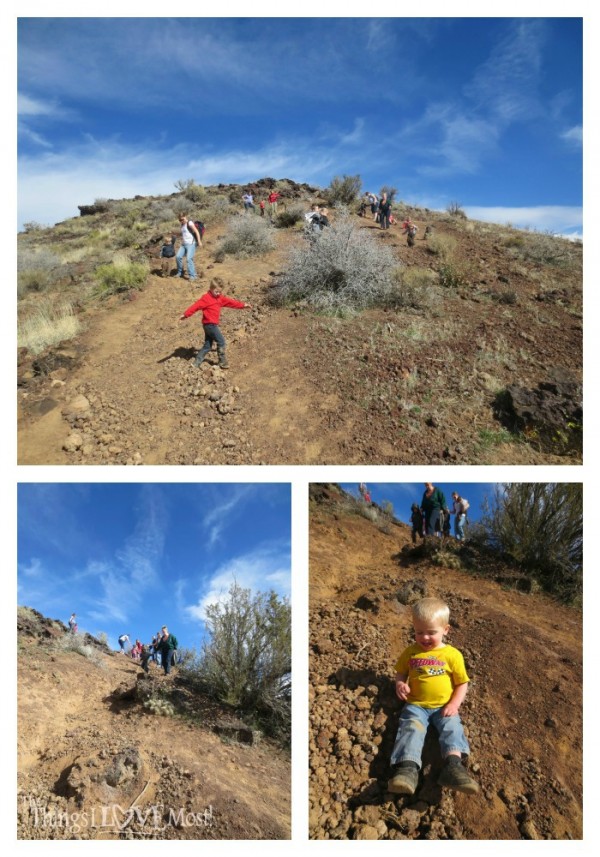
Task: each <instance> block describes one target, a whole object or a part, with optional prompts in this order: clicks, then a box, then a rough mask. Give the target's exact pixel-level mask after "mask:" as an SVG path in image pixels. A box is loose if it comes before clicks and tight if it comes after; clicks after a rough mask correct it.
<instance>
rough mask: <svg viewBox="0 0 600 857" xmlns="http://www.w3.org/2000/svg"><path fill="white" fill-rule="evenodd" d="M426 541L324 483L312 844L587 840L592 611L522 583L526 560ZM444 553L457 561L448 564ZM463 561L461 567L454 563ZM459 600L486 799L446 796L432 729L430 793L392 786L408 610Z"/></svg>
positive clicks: (318, 543)
mask: <svg viewBox="0 0 600 857" xmlns="http://www.w3.org/2000/svg"><path fill="white" fill-rule="evenodd" d="M457 556H458V557H460V554H458V555H457V554H456V553H455V552H452V551H450V550H447V551H446V552H445V553H442V554H439V553H437V554H436V553H435V552H434V551H433V548H432V549H431V550H429V549H427V550H425V551H423V550H422V549H421V550H417V551H413V549H412V545H411V538H410V530H409V528H408V527H407V526H405V525H403V524H399V523H390V522H389V521H385V520H383V521H382V520H381V519H380V520H379V522H378V523H377V522H376V523H373V522H372V521H370V520H368V519H366V518H364V517H362V516H361V515H360V514H359V513H358V512H357V503H356V502H354V501H352V500H351V499H350V498H348V497H347V496H345V495H344V494H343V492H341V491H340V489H338V488H337V486H334V485H326V486H321V485H315V486H311V505H310V689H309V694H310V712H311V714H310V836H311V837H312V838H314V839H367V840H368V839H434V840H437V839H580V838H581V837H582V638H581V615H580V614H579V612H578V611H576V610H574V609H570V608H567V607H564V606H563V605H560V604H557V603H555V602H554V601H552V600H551V599H549V598H546V597H544V596H542V595H539V594H529V593H526V592H524V591H520V590H519V588H517V586H516V585H514V584H516V583H517V582H518V576H517V575H515V571H514V569H511V568H510V567H506V566H504V565H503V564H502V563H501V562H499V561H494V560H493V559H492V560H490V558H489V557H488V558H484V557H482V558H481V562H480V561H479V559H478V557H477V552H476V551H474V549H473V548H471V549H470V560H469V566H470V570H469V571H468V572H467V571H465V570H462V569H461V567H460V566H461V562H462V564H463V565H465V564H466V558H467V557H466V555H465V556H464V558H463V560H462V561H461V560H460V558H459V559H457ZM444 557H446V559H444ZM450 565H452V566H456V567H450ZM425 595H432V596H437V597H441V598H443V599H444V600H446V601H447V602H448V604H449V605H450V611H451V632H450V639H449V642H450V643H451V644H452V645H455V646H456V647H457V648H459V649H461V650H462V652H463V653H464V655H465V661H466V665H467V670H468V672H469V675H470V677H471V680H472V681H471V686H470V689H469V694H468V696H467V699H466V701H465V703H464V704H463V706H462V708H461V717H462V720H463V722H464V724H465V727H466V731H467V734H468V738H469V741H470V744H471V753H472V755H471V760H470V769H471V772H472V773H473V774H474V776H475V777H476V778H477V780H478V781H479V783H480V786H481V792H480V793H479V794H478V795H476V796H467V795H464V794H456V793H452V792H450V791H448V790H446V789H444V790H442V789H441V788H440V787H439V786H438V785H437V784H436V780H437V775H438V773H439V770H440V766H441V759H440V755H439V749H438V745H437V740H436V738H435V736H432V735H428V738H427V742H426V745H425V750H424V755H423V762H424V764H423V770H422V775H421V778H420V782H419V787H418V790H417V792H416V794H415V795H414V796H412V797H401V796H398V795H393V794H389V793H388V792H387V789H386V783H387V779H388V776H389V768H388V762H389V756H390V752H391V749H392V746H393V742H394V737H395V732H396V725H397V715H398V712H399V707H400V703H399V701H398V700H397V699H396V698H395V693H394V685H393V676H394V663H395V660H396V658H397V656H398V654H399V653H400V651H401V650H402V649H403V648H405V647H406V646H407V645H409V644H410V642H412V638H411V626H410V613H409V608H408V605H409V604H410V602H411V601H412V600H415V599H417V598H420V597H423V596H425Z"/></svg>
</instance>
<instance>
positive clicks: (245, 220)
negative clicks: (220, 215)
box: [217, 217, 275, 259]
mask: <svg viewBox="0 0 600 857" xmlns="http://www.w3.org/2000/svg"><path fill="white" fill-rule="evenodd" d="M226 228H227V234H226V235H225V236H224V237H223V238H222V239H221V241H220V242H219V245H218V247H217V253H225V254H227V255H229V256H235V258H236V259H247V258H249V257H250V256H261V255H262V254H263V253H268V252H269V251H270V250H273V249H274V247H275V239H274V237H273V227H272V226H271V224H270V223H269V221H268V220H267V219H266V218H264V217H233V218H231V220H229V221H228V223H227V227H226Z"/></svg>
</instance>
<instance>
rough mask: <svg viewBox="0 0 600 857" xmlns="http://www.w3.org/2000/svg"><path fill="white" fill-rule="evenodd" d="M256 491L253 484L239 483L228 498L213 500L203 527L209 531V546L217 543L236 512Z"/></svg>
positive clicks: (203, 521)
mask: <svg viewBox="0 0 600 857" xmlns="http://www.w3.org/2000/svg"><path fill="white" fill-rule="evenodd" d="M253 493H254V486H253V485H239V486H235V487H233V489H232V490H231V493H230V492H229V491H228V492H227V496H226V498H224V499H222V500H220V501H219V500H217V501H216V502H213V504H212V508H211V509H210V511H209V512H206V513H205V514H204V516H203V518H202V522H201V524H202V527H203V529H204V530H207V531H208V545H207V546H208V548H212V547H214V546H215V544H217V543H218V542H219V541H220V540H221V538H222V536H223V533H224V532H226V531H227V529H228V528H229V527H230V526H231V522H232V520H233V518H234V517H235V516H234V513H235V511H236V509H238V508H239V507H240V506H241V505H242V504H243V503H245V502H246V501H247V500H248V499H249V498H250V497H251V495H252V494H253Z"/></svg>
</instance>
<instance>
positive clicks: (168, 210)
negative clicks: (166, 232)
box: [148, 200, 177, 224]
mask: <svg viewBox="0 0 600 857" xmlns="http://www.w3.org/2000/svg"><path fill="white" fill-rule="evenodd" d="M148 216H149V218H150V219H151V220H152V222H153V223H154V224H159V223H167V222H173V223H176V221H177V212H176V211H175V209H174V208H173V206H172V205H171V204H170V203H168V202H163V201H162V200H157V201H156V202H153V203H152V205H151V206H150V211H149V212H148Z"/></svg>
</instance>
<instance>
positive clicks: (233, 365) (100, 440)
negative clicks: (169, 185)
mask: <svg viewBox="0 0 600 857" xmlns="http://www.w3.org/2000/svg"><path fill="white" fill-rule="evenodd" d="M261 181H262V183H257V184H256V186H255V187H254V191H255V194H256V198H259V197H260V196H261V195H262V193H263V192H264V191H265V190H267V189H268V188H269V187H270V186H277V188H278V189H279V190H281V192H282V194H283V200H284V203H285V205H286V206H287V207H288V210H291V209H293V208H294V207H297V206H300V208H301V210H305V209H307V208H308V206H309V205H310V204H311V203H312V202H319V203H321V202H324V197H323V195H322V193H323V192H322V191H320V190H319V189H317V188H311V187H308V186H305V185H297V184H295V183H294V182H291V181H289V180H282V181H280V182H275V180H273V179H268V180H261ZM265 182H266V184H265ZM200 191H201V193H200V197H199V199H200V201H199V202H190V200H189V198H188V197H186V196H185V194H184V193H183V192H182V193H179V194H173V195H172V196H171V197H161V198H144V197H139V198H136V199H134V200H118V201H114V200H113V201H103V202H102V203H101V204H100V205H99V206H91V207H89V208H86V207H85V206H83V207H82V215H84V216H80V217H79V218H72V219H71V220H69V221H65V222H64V223H62V224H57V225H56V226H54V227H52V228H46V229H36V230H34V231H31V232H28V233H25V234H20V235H19V240H18V248H19V290H20V299H19V323H20V329H21V332H23V331H25V329H26V328H27V326H28V325H29V324H30V323H32V324H33V323H35V325H36V326H38V325H39V327H40V328H41V329H42V330H43V331H45V330H46V328H48V329H49V330H50V331H52V330H54V329H55V327H56V325H57V322H56V319H55V317H54V315H53V313H59V314H60V313H62V315H61V318H63V319H64V318H66V319H67V320H69V321H73V322H74V323H75V324H76V327H77V328H78V332H76V333H72V334H71V338H70V339H69V340H68V341H62V342H57V343H55V344H54V345H50V346H48V347H46V348H45V349H42V350H41V351H36V350H35V349H34V348H33V346H30V347H29V348H25V347H23V348H22V349H20V351H19V357H18V441H19V450H18V454H19V462H20V463H22V464H130V465H137V464H230V463H232V464H337V463H345V464H349V463H370V464H373V463H375V464H398V463H418V462H423V463H424V462H436V463H442V464H443V463H450V464H451V463H459V464H475V463H479V464H500V463H502V464H549V463H556V464H565V463H577V462H579V461H580V460H581V437H582V420H583V416H582V401H581V376H582V373H581V340H582V247H581V245H579V244H573V243H571V242H568V241H566V240H564V239H561V238H557V237H552V236H548V235H540V234H534V233H528V232H523V231H520V230H516V229H513V228H512V227H508V226H494V225H492V224H484V223H478V222H474V221H473V222H472V221H468V220H466V219H465V218H464V216H462V217H461V216H458V215H455V216H453V215H450V214H447V213H442V212H433V211H430V210H427V209H419V208H415V207H413V206H410V205H409V204H407V203H404V202H398V203H397V205H396V211H397V215H398V217H399V218H402V217H404V216H405V215H410V216H411V217H412V218H413V220H414V221H415V223H417V225H418V226H419V233H418V238H417V241H416V243H415V245H414V246H413V247H408V246H407V243H406V237H405V236H403V235H402V232H401V228H400V226H399V225H398V224H397V225H395V226H393V227H392V228H391V229H390V230H388V231H383V230H381V229H380V228H379V226H378V225H377V224H376V223H374V222H373V220H372V219H370V218H368V217H359V216H358V214H357V213H356V212H353V213H351V218H352V221H353V223H354V226H355V228H356V230H358V231H360V232H362V233H364V234H365V235H369V236H370V237H371V238H372V240H373V242H375V243H376V245H378V246H379V247H380V248H383V247H386V248H390V249H391V251H392V253H393V255H394V257H395V259H396V260H397V262H398V269H397V270H398V271H400V272H401V273H400V274H399V275H398V276H399V279H398V289H400V290H401V292H402V294H401V298H400V297H398V302H399V303H398V305H397V306H396V305H395V306H394V308H393V309H391V308H389V307H387V308H384V307H381V308H371V309H368V310H364V311H363V312H360V313H358V314H357V313H355V312H352V311H350V310H349V311H348V312H347V313H343V314H342V317H336V318H334V317H328V316H324V315H323V314H318V313H315V312H314V311H311V310H310V308H309V307H308V306H307V305H306V304H305V303H303V302H297V303H296V304H294V305H290V306H278V305H274V304H273V301H272V296H273V293H274V288H273V287H274V286H276V285H277V283H278V281H279V278H280V276H281V274H282V272H285V271H286V270H287V268H288V266H289V254H290V252H291V250H292V249H293V248H299V247H305V246H306V243H307V242H306V239H305V238H304V237H303V234H302V222H303V221H302V222H300V223H297V224H296V225H294V226H286V225H285V222H281V223H279V224H278V225H277V228H275V229H274V230H273V238H274V249H272V250H269V251H268V252H264V253H263V254H262V255H257V256H252V257H251V258H237V257H236V256H235V255H232V254H231V253H225V254H223V253H222V252H221V251H220V249H219V248H220V244H221V239H222V237H223V236H225V235H226V234H229V232H228V230H231V222H232V219H234V220H235V218H236V217H241V214H240V209H241V202H240V197H241V192H242V188H239V187H236V186H215V187H211V188H203V189H200ZM181 207H185V208H187V209H188V211H189V212H190V214H192V216H194V217H201V218H202V219H203V220H204V221H205V223H206V226H207V231H206V235H205V238H204V246H203V248H202V250H200V251H199V252H198V253H197V254H196V260H195V261H196V268H197V270H198V281H197V282H196V283H194V284H190V283H188V281H187V280H181V279H174V278H173V277H171V278H168V279H164V278H162V277H161V276H160V265H159V259H158V252H159V249H160V245H161V242H162V238H163V235H164V234H165V232H172V231H175V232H176V231H177V220H176V215H175V212H176V211H178V210H179V209H180V208H181ZM249 216H254V217H255V218H256V219H257V220H259V219H261V218H259V215H249ZM337 216H338V214H337V213H336V212H335V211H333V212H332V213H331V219H332V222H334V223H335V219H336V217H337ZM427 226H429V227H432V229H433V231H432V232H431V233H430V236H429V237H428V239H427V240H425V238H424V235H425V228H426V227H427ZM115 260H116V261H115ZM123 260H125V262H124V261H123ZM117 262H118V265H123V264H125V265H127V264H129V263H133V264H135V265H142V267H143V268H144V266H149V273H147V274H144V282H143V284H142V286H143V287H142V288H141V289H136V288H133V287H131V288H129V287H125V286H124V287H123V288H122V289H121V290H120V291H118V292H117V293H115V294H111V293H110V292H107V291H101V290H100V289H99V284H98V280H97V275H98V272H99V271H104V273H105V274H106V272H107V270H108V271H109V272H112V273H114V271H115V265H116V264H117ZM118 265H117V267H118ZM44 266H46V267H44ZM138 270H139V269H138ZM144 270H145V268H144ZM213 281H216V282H217V284H219V285H221V287H222V288H223V290H224V292H225V293H226V294H228V295H230V296H232V297H234V298H237V299H239V300H243V301H246V302H250V303H252V305H253V307H254V308H253V309H252V311H244V312H241V311H236V310H225V311H224V312H223V314H222V328H223V331H224V334H225V336H226V339H227V341H228V355H229V365H230V368H229V370H227V371H226V372H223V371H221V369H220V368H219V367H218V366H217V365H215V364H216V358H215V357H214V355H213V356H212V357H210V358H209V362H205V364H204V365H203V367H202V368H201V370H200V371H198V370H197V369H196V368H195V367H194V365H193V358H194V357H195V354H196V352H197V350H198V348H199V346H200V344H201V341H202V332H201V323H200V319H199V318H198V316H194V317H193V318H192V319H190V320H188V321H186V322H184V323H181V322H180V321H179V316H180V315H181V313H182V311H183V310H184V309H186V307H188V306H189V305H190V304H191V303H192V302H193V301H194V300H195V299H196V298H198V297H199V296H200V294H202V293H203V292H204V291H205V290H206V288H207V287H208V285H209V284H210V283H211V282H213ZM36 329H37V327H36ZM27 341H29V340H27ZM366 427H368V430H366Z"/></svg>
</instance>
